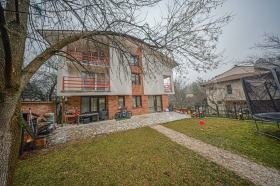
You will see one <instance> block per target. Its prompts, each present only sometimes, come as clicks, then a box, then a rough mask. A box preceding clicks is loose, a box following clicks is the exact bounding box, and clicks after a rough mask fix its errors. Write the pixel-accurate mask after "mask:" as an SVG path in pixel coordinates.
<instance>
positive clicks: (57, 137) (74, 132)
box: [47, 112, 189, 146]
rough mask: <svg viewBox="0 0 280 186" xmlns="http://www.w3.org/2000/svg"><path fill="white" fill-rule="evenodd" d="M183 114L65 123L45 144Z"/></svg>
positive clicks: (148, 115) (86, 136)
mask: <svg viewBox="0 0 280 186" xmlns="http://www.w3.org/2000/svg"><path fill="white" fill-rule="evenodd" d="M188 117H189V116H187V115H185V114H179V113H176V112H157V113H152V114H143V115H138V116H132V117H131V119H126V120H119V121H116V120H105V121H99V122H93V123H89V124H80V125H70V124H69V125H66V126H64V127H59V128H57V129H56V130H55V131H54V132H53V133H51V134H50V135H49V136H48V138H47V146H53V145H58V144H62V143H66V142H69V141H74V140H80V139H86V138H93V137H95V136H96V135H100V134H109V133H113V132H117V131H124V130H129V129H135V128H139V127H144V126H150V125H155V124H161V123H166V122H170V121H175V120H180V119H185V118H188Z"/></svg>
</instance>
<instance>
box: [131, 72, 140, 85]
mask: <svg viewBox="0 0 280 186" xmlns="http://www.w3.org/2000/svg"><path fill="white" fill-rule="evenodd" d="M131 81H132V84H136V85H139V84H140V75H139V74H137V73H132V74H131Z"/></svg>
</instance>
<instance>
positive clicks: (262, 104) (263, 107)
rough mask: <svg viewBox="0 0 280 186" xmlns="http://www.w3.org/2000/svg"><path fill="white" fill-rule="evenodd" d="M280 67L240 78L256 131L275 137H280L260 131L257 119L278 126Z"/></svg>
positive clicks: (279, 113) (279, 117)
mask: <svg viewBox="0 0 280 186" xmlns="http://www.w3.org/2000/svg"><path fill="white" fill-rule="evenodd" d="M279 79H280V69H278V68H273V69H272V70H271V71H270V72H267V73H265V74H261V75H257V76H254V77H249V78H242V79H241V82H242V86H243V90H244V93H245V96H246V100H247V104H248V106H249V110H250V113H251V115H252V117H253V118H254V119H255V124H256V128H257V131H258V132H259V133H261V134H264V135H267V136H270V137H273V138H276V139H278V140H280V137H278V136H274V135H271V134H268V133H266V132H264V131H261V130H260V129H259V126H258V122H257V120H259V121H261V122H262V123H263V121H268V122H271V123H274V124H276V125H277V126H278V129H279V123H280V112H279V111H280V84H279Z"/></svg>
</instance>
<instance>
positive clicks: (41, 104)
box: [21, 101, 56, 120]
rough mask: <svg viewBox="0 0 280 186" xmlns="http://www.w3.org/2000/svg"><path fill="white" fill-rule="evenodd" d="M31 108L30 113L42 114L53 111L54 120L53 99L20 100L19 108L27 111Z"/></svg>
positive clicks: (54, 104)
mask: <svg viewBox="0 0 280 186" xmlns="http://www.w3.org/2000/svg"><path fill="white" fill-rule="evenodd" d="M29 108H31V111H32V113H35V114H39V115H44V114H46V113H48V112H52V113H54V115H55V116H54V118H55V120H56V103H55V102H53V101H22V102H21V110H22V111H23V112H27V113H29Z"/></svg>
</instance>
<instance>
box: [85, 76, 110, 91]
mask: <svg viewBox="0 0 280 186" xmlns="http://www.w3.org/2000/svg"><path fill="white" fill-rule="evenodd" d="M82 79H83V80H82V89H83V90H95V91H105V89H106V88H108V85H107V82H106V74H105V73H89V72H82Z"/></svg>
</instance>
